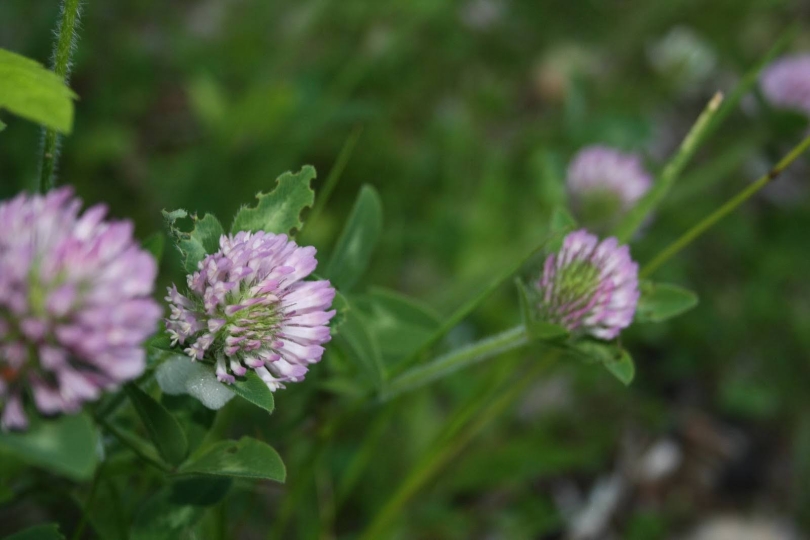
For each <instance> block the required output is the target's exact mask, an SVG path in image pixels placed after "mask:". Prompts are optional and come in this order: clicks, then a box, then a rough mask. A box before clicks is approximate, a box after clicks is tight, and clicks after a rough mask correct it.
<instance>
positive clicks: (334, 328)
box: [329, 290, 351, 336]
mask: <svg viewBox="0 0 810 540" xmlns="http://www.w3.org/2000/svg"><path fill="white" fill-rule="evenodd" d="M332 309H334V310H335V312H336V313H335V316H334V317H332V320H331V321H329V329H330V331H331V332H332V336H336V335H337V334H338V333H339V332H340V327H341V326H342V325H343V323H344V322H345V321H346V314H347V313H348V311H349V309H351V308H350V307H349V301H348V300H346V297H345V296H343V295H342V294H340V291H337V290H336V291H335V298H334V300H332Z"/></svg>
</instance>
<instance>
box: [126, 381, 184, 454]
mask: <svg viewBox="0 0 810 540" xmlns="http://www.w3.org/2000/svg"><path fill="white" fill-rule="evenodd" d="M124 389H125V391H126V393H127V396H129V399H130V401H132V405H134V406H135V410H136V411H137V412H138V415H139V416H140V417H141V421H142V422H143V423H144V425H145V426H146V431H147V432H148V433H149V437H150V438H151V439H152V442H153V443H154V444H155V448H157V450H158V452H160V455H161V456H162V457H163V459H165V460H166V461H167V462H168V463H170V464H172V465H179V464H180V463H182V462H183V460H184V459H185V458H186V455H187V453H188V441H187V440H186V434H185V433H184V432H183V428H181V427H180V424H179V423H178V422H177V420H176V419H175V418H174V416H172V415H171V413H170V412H169V411H167V410H166V408H165V407H164V406H163V405H161V404H160V403H158V402H157V401H155V400H154V399H152V396H150V395H149V394H147V393H146V392H144V391H143V390H141V389H140V388H138V387H137V386H136V385H135V384H134V383H129V384H127V385H125V386H124Z"/></svg>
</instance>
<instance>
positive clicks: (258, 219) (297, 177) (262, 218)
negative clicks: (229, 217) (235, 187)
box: [231, 165, 316, 234]
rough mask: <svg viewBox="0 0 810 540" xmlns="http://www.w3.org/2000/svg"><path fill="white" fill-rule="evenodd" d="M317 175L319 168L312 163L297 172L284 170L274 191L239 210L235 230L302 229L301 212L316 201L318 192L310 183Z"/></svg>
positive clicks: (287, 232) (283, 231)
mask: <svg viewBox="0 0 810 540" xmlns="http://www.w3.org/2000/svg"><path fill="white" fill-rule="evenodd" d="M315 175H316V173H315V168H314V167H312V166H310V165H306V166H305V167H303V168H302V169H301V170H300V171H299V172H297V173H292V172H286V173H284V174H282V175H281V176H279V177H278V179H277V180H276V187H275V189H273V191H271V192H270V193H261V192H259V193H258V194H257V195H256V198H257V199H258V200H259V202H258V203H257V204H256V206H254V207H247V206H243V207H242V208H241V209H240V210H239V212H237V213H236V217H235V218H234V220H233V225H232V226H231V231H232V232H233V233H237V232H239V231H252V232H256V231H267V232H271V233H276V234H290V233H291V232H292V231H293V229H301V226H302V225H303V223H302V222H301V212H303V211H304V209H305V208H309V207H311V206H312V203H314V202H315V192H314V191H312V188H311V187H310V182H312V179H313V178H315Z"/></svg>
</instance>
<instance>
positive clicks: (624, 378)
mask: <svg viewBox="0 0 810 540" xmlns="http://www.w3.org/2000/svg"><path fill="white" fill-rule="evenodd" d="M604 365H605V367H606V368H607V370H608V371H609V372H610V373H612V374H613V376H614V377H616V378H617V379H619V380H620V381H621V382H622V384H624V385H625V386H629V385H630V383H631V382H633V377H635V375H636V367H635V366H634V365H633V358H632V357H631V356H630V353H628V352H627V351H625V350H624V349H622V354H621V356H619V358H618V359H616V360H610V361H608V362H605V364H604Z"/></svg>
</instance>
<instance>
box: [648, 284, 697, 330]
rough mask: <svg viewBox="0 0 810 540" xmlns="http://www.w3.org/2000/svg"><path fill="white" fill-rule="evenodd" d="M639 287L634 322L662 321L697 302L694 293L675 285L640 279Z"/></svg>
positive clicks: (686, 309) (687, 309) (683, 311)
mask: <svg viewBox="0 0 810 540" xmlns="http://www.w3.org/2000/svg"><path fill="white" fill-rule="evenodd" d="M640 289H641V297H640V298H639V301H638V307H637V309H636V322H662V321H665V320H667V319H671V318H672V317H675V316H677V315H680V314H682V313H685V312H686V311H689V310H690V309H692V308H693V307H695V306H696V305H697V304H698V297H697V295H696V294H695V293H693V292H692V291H690V290H688V289H684V288H683V287H679V286H677V285H671V284H669V283H654V282H652V281H642V282H641V285H640Z"/></svg>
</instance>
